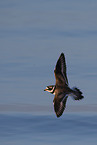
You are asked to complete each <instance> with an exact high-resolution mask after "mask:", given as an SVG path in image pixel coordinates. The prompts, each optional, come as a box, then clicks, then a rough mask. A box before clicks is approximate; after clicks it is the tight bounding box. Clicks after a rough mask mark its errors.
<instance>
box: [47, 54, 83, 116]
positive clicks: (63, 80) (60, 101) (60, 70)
mask: <svg viewBox="0 0 97 145" xmlns="http://www.w3.org/2000/svg"><path fill="white" fill-rule="evenodd" d="M54 75H55V79H56V83H55V85H51V86H47V87H46V89H45V91H48V92H50V93H52V94H54V95H55V97H54V100H53V104H54V110H55V113H56V115H57V117H60V116H61V115H62V113H63V111H64V109H65V108H66V101H67V98H68V96H72V97H73V98H74V100H80V99H82V98H84V97H83V96H82V92H81V91H80V90H79V89H78V88H76V87H74V88H72V89H71V88H70V87H69V85H68V79H67V74H66V61H65V56H64V54H63V53H61V55H60V57H59V59H58V61H57V64H56V67H55V70H54Z"/></svg>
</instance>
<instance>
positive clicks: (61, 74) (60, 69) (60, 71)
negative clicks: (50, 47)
mask: <svg viewBox="0 0 97 145" xmlns="http://www.w3.org/2000/svg"><path fill="white" fill-rule="evenodd" d="M54 74H55V78H56V84H63V85H68V79H67V74H66V62H65V56H64V54H63V53H61V55H60V57H59V59H58V61H57V64H56V67H55V70H54Z"/></svg>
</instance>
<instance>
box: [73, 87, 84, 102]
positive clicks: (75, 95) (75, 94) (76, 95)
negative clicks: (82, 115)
mask: <svg viewBox="0 0 97 145" xmlns="http://www.w3.org/2000/svg"><path fill="white" fill-rule="evenodd" d="M72 90H73V93H72V96H73V98H74V99H75V100H81V99H83V98H84V96H82V92H81V91H80V90H79V89H78V88H76V87H74V88H72Z"/></svg>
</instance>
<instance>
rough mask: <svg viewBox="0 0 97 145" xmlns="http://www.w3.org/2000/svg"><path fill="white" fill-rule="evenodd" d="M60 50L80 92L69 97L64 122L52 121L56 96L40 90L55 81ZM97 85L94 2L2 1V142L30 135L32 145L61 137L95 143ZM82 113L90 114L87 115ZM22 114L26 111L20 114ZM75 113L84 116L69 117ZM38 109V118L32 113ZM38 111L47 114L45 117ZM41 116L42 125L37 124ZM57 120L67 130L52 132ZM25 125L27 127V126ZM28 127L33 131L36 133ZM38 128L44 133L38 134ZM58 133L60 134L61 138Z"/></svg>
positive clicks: (71, 80)
mask: <svg viewBox="0 0 97 145" xmlns="http://www.w3.org/2000/svg"><path fill="white" fill-rule="evenodd" d="M62 52H63V53H64V54H65V57H66V63H67V76H68V80H69V85H70V87H73V86H77V87H78V88H79V89H81V91H82V92H83V95H84V99H83V100H81V101H74V100H72V98H68V101H67V107H66V110H65V112H64V115H63V116H62V118H61V119H62V120H63V122H65V123H66V124H64V123H62V122H61V121H62V120H60V121H57V123H55V122H56V120H57V119H56V116H55V113H54V110H53V97H54V96H53V95H51V94H50V93H47V92H44V89H45V87H46V86H47V85H52V84H55V78H54V68H55V65H56V62H57V59H58V58H59V56H60V54H61V53H62ZM96 89H97V1H95V0H92V1H90V0H81V1H80V0H73V1H72V0H69V1H66V0H60V1H59V0H52V1H51V0H27V1H26V0H14V1H13V0H0V114H1V115H0V116H1V117H0V118H1V119H0V128H1V129H0V130H1V131H0V136H1V143H2V145H11V144H13V143H14V145H15V144H16V145H17V144H18V145H19V144H20V145H21V144H23V145H25V144H29V141H31V142H30V144H32V143H33V139H34V138H36V139H34V145H37V144H40V142H41V144H42V145H43V144H46V145H48V144H49V141H50V145H51V144H53V145H54V144H56V143H57V144H60V143H61V144H62V143H64V140H65V141H66V144H67V145H68V144H72V143H74V145H76V144H79V143H81V144H83V145H84V144H85V145H86V144H88V145H89V144H92V145H94V144H95V145H96V143H97V142H95V140H96V138H97V137H96V136H97V131H96V130H95V129H96V126H97V123H96V122H97V115H96V116H94V118H91V115H93V114H95V113H97V91H96ZM82 112H84V114H85V116H87V115H89V116H90V118H85V116H84V115H83V114H81V113H82ZM10 113H12V114H11V115H12V116H10V115H9V114H10ZM23 113H26V115H24V116H23ZM29 113H30V116H29V115H28V114H29ZM73 113H77V114H79V115H82V116H80V117H79V116H73ZM4 114H6V115H8V116H6V115H4ZM16 114H17V115H16ZM19 114H22V115H19ZM36 114H37V115H39V116H40V117H39V116H38V117H37V118H34V115H36ZM70 114H71V115H70ZM2 115H3V116H2ZM15 115H16V116H15ZM42 115H45V116H44V117H43V119H42ZM20 116H22V118H21V117H20ZM45 117H46V118H45ZM66 119H67V120H66ZM39 120H40V122H41V124H38V123H39V122H38V121H39ZM75 120H76V122H75ZM83 120H84V121H86V122H83ZM30 121H31V122H30ZM43 121H44V122H43ZM47 121H48V123H47ZM77 121H78V122H77ZM79 121H80V123H79ZM29 123H30V124H29ZM32 123H33V125H32ZM35 123H36V124H35ZM61 123H62V127H61V128H65V130H60V128H57V129H58V130H59V131H60V132H61V134H57V135H58V136H56V131H58V130H56V127H58V126H60V124H61ZM34 124H35V125H36V126H34ZM37 124H38V125H37ZM54 124H55V125H56V127H55V126H54ZM87 124H88V125H87ZM27 125H29V126H28V128H25V127H27ZM39 125H40V126H39ZM64 125H66V126H64ZM31 126H32V128H34V131H36V136H34V137H32V136H33V135H34V131H33V132H32V130H33V129H32V128H31ZM37 126H38V127H37ZM47 126H48V128H46V127H47ZM67 126H68V127H67ZM72 126H73V128H72ZM15 127H16V128H15ZM54 127H55V128H54ZM66 127H67V128H66ZM45 128H46V129H47V130H45ZM68 128H69V130H68ZM71 128H72V131H71ZM42 129H44V130H43V132H42V135H43V136H42V135H41V136H40V133H41V130H42ZM50 129H51V130H50ZM24 130H27V132H26V133H28V132H29V131H30V133H31V134H30V133H28V134H26V135H28V136H29V141H28V140H26V138H25V135H24V134H22V133H24ZM47 131H48V132H47ZM54 131H55V132H54ZM64 131H65V132H67V134H66V136H63V134H64ZM80 131H81V132H80ZM85 131H86V134H87V133H88V134H87V135H86V134H85ZM60 132H59V133H60ZM37 133H38V135H37ZM91 133H92V137H93V138H92V139H91ZM8 134H9V136H7V135H8ZM13 134H14V135H17V136H15V137H13V138H12V136H10V135H13ZM44 134H45V135H44ZM72 134H73V135H72ZM84 134H85V135H84ZM18 135H19V136H18ZM46 135H47V136H46ZM89 135H90V137H89ZM5 136H6V141H5ZM28 136H27V137H28ZM76 136H77V137H76ZM19 137H20V138H19ZM37 137H38V142H37ZM44 138H45V140H44ZM58 138H60V139H61V141H60V142H59V143H58V140H57V139H58ZM70 138H71V140H70ZM46 139H47V140H46ZM53 139H54V140H53ZM80 139H82V140H80ZM70 141H71V142H70ZM96 141H97V140H96Z"/></svg>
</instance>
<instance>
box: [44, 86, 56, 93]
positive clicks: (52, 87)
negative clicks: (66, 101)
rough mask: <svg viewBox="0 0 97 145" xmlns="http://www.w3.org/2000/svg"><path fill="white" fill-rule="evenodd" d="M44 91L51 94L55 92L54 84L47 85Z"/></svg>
mask: <svg viewBox="0 0 97 145" xmlns="http://www.w3.org/2000/svg"><path fill="white" fill-rule="evenodd" d="M44 91H47V92H50V93H52V94H55V86H54V85H51V86H47V87H46V89H45V90H44Z"/></svg>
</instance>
